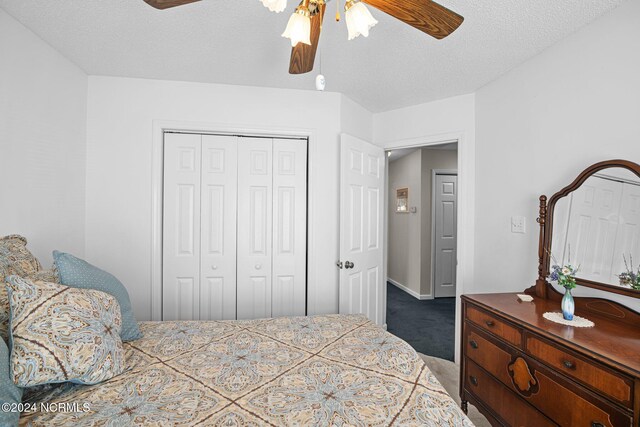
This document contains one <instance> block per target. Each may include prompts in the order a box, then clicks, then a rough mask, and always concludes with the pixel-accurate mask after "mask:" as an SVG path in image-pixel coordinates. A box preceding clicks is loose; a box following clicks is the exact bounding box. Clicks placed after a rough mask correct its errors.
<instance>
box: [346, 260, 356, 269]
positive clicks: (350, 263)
mask: <svg viewBox="0 0 640 427" xmlns="http://www.w3.org/2000/svg"><path fill="white" fill-rule="evenodd" d="M353 267H355V265H354V264H353V263H352V262H351V261H346V262H345V263H344V268H353Z"/></svg>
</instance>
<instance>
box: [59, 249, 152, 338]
mask: <svg viewBox="0 0 640 427" xmlns="http://www.w3.org/2000/svg"><path fill="white" fill-rule="evenodd" d="M53 260H54V263H55V266H56V268H57V269H58V272H59V274H60V280H61V281H62V283H63V284H65V285H67V286H73V287H74V288H81V289H96V290H98V291H102V292H106V293H108V294H110V295H113V296H114V297H116V299H117V300H118V304H120V310H121V312H122V332H121V333H120V338H122V341H125V342H127V341H133V340H137V339H138V338H142V334H141V333H140V329H139V328H138V322H137V321H136V318H135V316H134V315H133V308H131V300H130V299H129V293H128V292H127V288H125V287H124V285H123V284H122V283H121V282H120V281H119V280H118V279H116V277H115V276H114V275H112V274H110V273H107V272H106V271H104V270H101V269H99V268H98V267H96V266H93V265H91V264H89V263H88V262H87V261H85V260H82V259H80V258H77V257H74V256H73V255H71V254H66V253H64V252H59V251H53Z"/></svg>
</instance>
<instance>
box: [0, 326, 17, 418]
mask: <svg viewBox="0 0 640 427" xmlns="http://www.w3.org/2000/svg"><path fill="white" fill-rule="evenodd" d="M20 402H22V389H21V388H20V387H18V386H17V385H15V384H14V383H13V381H12V380H11V375H10V374H9V349H8V348H7V343H5V342H4V340H3V339H1V338H0V404H2V406H3V407H0V425H1V426H17V425H18V420H19V419H20V412H18V411H17V408H11V405H12V404H18V403H20ZM7 403H8V404H9V408H4V406H6V405H5V404H7ZM17 406H18V405H16V407H17ZM6 409H16V411H14V412H10V411H7V410H6Z"/></svg>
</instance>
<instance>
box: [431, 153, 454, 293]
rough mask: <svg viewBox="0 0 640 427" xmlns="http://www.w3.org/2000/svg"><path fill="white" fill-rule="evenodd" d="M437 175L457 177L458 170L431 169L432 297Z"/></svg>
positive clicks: (432, 290) (434, 285)
mask: <svg viewBox="0 0 640 427" xmlns="http://www.w3.org/2000/svg"><path fill="white" fill-rule="evenodd" d="M456 151H457V150H456ZM456 154H457V153H456ZM436 175H455V176H456V177H457V176H458V170H457V169H431V299H436V239H435V236H436ZM457 209H458V189H457V188H456V211H457ZM457 220H458V218H456V254H457V253H458V233H457ZM456 258H457V255H456ZM456 270H457V267H456ZM456 274H457V272H456ZM456 289H458V277H457V275H456Z"/></svg>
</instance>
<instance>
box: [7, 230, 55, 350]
mask: <svg viewBox="0 0 640 427" xmlns="http://www.w3.org/2000/svg"><path fill="white" fill-rule="evenodd" d="M41 268H42V266H41V265H40V262H39V261H38V259H37V258H36V257H35V256H33V254H32V253H31V252H29V250H28V249H27V239H25V238H24V237H22V236H19V235H17V234H12V235H10V236H5V237H2V238H0V336H2V338H4V339H5V340H9V297H8V296H7V290H6V289H5V286H4V283H2V282H4V279H5V277H7V276H11V275H14V274H15V275H18V276H21V277H29V278H33V279H34V280H45V281H47V282H56V283H58V282H59V279H58V272H57V271H56V270H55V269H51V270H42V269H41Z"/></svg>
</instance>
